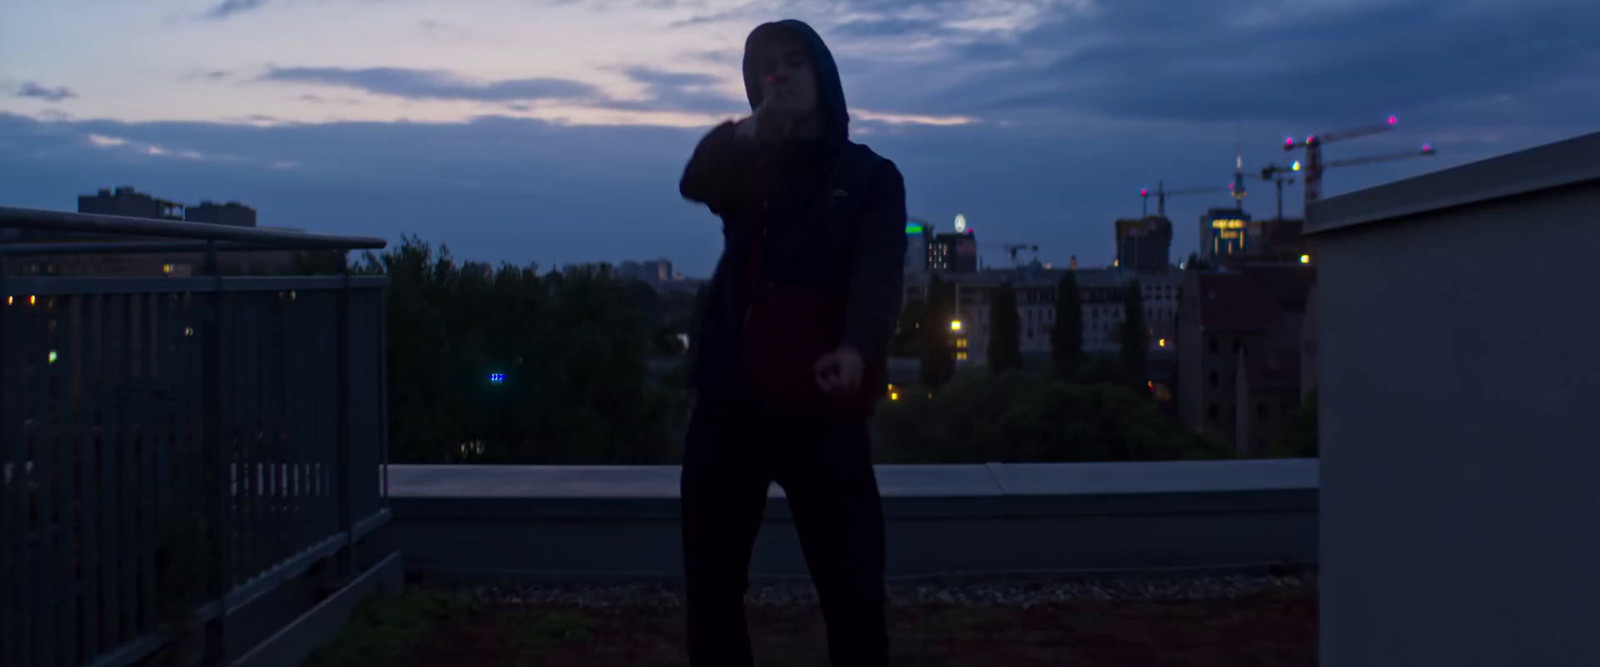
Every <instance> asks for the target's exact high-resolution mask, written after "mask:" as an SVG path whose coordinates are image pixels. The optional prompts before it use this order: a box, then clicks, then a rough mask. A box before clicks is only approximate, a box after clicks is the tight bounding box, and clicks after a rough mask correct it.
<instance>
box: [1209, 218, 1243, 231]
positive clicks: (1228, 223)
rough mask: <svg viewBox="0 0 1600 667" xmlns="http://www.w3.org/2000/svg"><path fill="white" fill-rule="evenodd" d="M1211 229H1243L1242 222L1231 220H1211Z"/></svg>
mask: <svg viewBox="0 0 1600 667" xmlns="http://www.w3.org/2000/svg"><path fill="white" fill-rule="evenodd" d="M1211 228H1212V229H1244V221H1243V220H1232V219H1223V220H1212V221H1211Z"/></svg>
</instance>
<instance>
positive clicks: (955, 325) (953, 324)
mask: <svg viewBox="0 0 1600 667" xmlns="http://www.w3.org/2000/svg"><path fill="white" fill-rule="evenodd" d="M950 330H951V331H960V330H961V320H950Z"/></svg>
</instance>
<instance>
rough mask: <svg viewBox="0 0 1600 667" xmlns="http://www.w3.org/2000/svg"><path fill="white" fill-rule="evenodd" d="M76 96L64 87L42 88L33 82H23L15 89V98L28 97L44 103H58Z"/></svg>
mask: <svg viewBox="0 0 1600 667" xmlns="http://www.w3.org/2000/svg"><path fill="white" fill-rule="evenodd" d="M77 96H78V94H77V93H75V92H72V89H71V88H68V87H66V86H43V85H40V84H38V83H35V82H33V81H28V82H24V83H23V84H22V85H21V86H19V87H18V88H17V97H29V98H33V99H36V100H44V101H46V102H60V101H62V100H69V99H72V98H74V97H77Z"/></svg>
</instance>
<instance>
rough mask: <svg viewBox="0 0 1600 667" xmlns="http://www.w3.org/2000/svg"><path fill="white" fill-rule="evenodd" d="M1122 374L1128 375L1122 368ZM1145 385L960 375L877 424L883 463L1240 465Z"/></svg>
mask: <svg viewBox="0 0 1600 667" xmlns="http://www.w3.org/2000/svg"><path fill="white" fill-rule="evenodd" d="M1109 366H1110V368H1111V369H1112V370H1118V369H1120V368H1121V366H1120V364H1117V363H1116V362H1115V361H1113V362H1111V363H1110V364H1109ZM1142 389H1143V386H1142V385H1141V386H1140V387H1137V388H1135V387H1128V386H1117V385H1109V384H1080V383H1068V382H1063V381H1061V380H1059V379H1056V378H1054V377H1053V376H1052V374H1051V373H1049V372H1038V371H1030V370H1026V369H1024V370H1019V371H1014V372H1009V373H1005V374H1002V375H995V374H993V373H988V372H984V371H982V370H980V369H966V370H962V371H960V372H957V373H956V374H955V376H954V377H953V378H952V379H951V380H950V382H949V383H948V384H946V385H945V386H944V388H942V389H941V390H940V391H939V392H938V393H936V394H933V395H932V396H929V395H927V394H924V393H921V392H917V393H908V394H907V395H906V396H904V397H903V398H901V399H900V400H898V401H893V402H890V403H885V404H884V405H883V406H882V407H880V408H879V410H878V412H877V415H876V416H875V417H874V419H873V424H872V427H873V433H874V437H875V438H876V440H875V442H874V452H875V460H876V461H877V462H880V463H984V462H989V461H1006V462H1052V461H1149V460H1183V459H1213V458H1231V457H1232V451H1231V450H1232V448H1231V447H1230V446H1228V445H1227V444H1226V443H1222V442H1219V441H1217V440H1216V439H1214V438H1205V437H1201V436H1197V435H1195V434H1193V433H1189V432H1188V431H1186V430H1185V429H1183V428H1182V427H1180V426H1178V425H1176V424H1174V423H1172V421H1170V420H1168V419H1166V418H1165V417H1164V416H1162V415H1161V413H1160V410H1159V408H1158V407H1157V406H1156V404H1155V403H1154V402H1152V401H1151V400H1150V399H1149V397H1148V396H1146V395H1145V394H1144V393H1143V391H1142Z"/></svg>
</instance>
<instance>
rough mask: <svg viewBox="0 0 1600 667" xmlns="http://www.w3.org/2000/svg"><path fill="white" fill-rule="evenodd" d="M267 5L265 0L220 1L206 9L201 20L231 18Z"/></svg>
mask: <svg viewBox="0 0 1600 667" xmlns="http://www.w3.org/2000/svg"><path fill="white" fill-rule="evenodd" d="M265 4H267V0H222V2H219V3H217V4H215V5H213V6H212V7H211V8H210V9H207V10H206V11H205V13H204V14H201V15H200V16H201V17H202V18H207V19H213V20H221V19H225V18H228V17H231V16H236V15H239V14H244V13H247V12H253V11H255V10H257V9H260V8H261V7H262V6H263V5H265Z"/></svg>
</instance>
